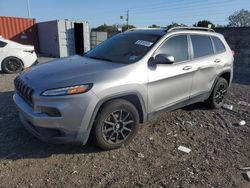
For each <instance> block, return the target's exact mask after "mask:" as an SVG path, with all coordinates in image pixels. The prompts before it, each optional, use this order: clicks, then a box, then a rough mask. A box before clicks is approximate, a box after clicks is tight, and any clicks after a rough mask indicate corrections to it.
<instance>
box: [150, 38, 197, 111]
mask: <svg viewBox="0 0 250 188" xmlns="http://www.w3.org/2000/svg"><path fill="white" fill-rule="evenodd" d="M157 54H168V55H171V56H173V57H174V58H175V61H174V63H173V64H157V65H155V67H150V66H149V67H148V108H149V109H148V110H149V113H151V112H157V111H160V110H163V109H165V108H167V107H171V106H174V105H177V104H181V103H187V102H188V99H189V96H190V90H191V85H192V76H193V67H192V63H191V62H190V61H189V56H190V55H189V42H188V37H187V35H184V34H182V35H175V36H172V37H170V38H168V39H167V40H166V41H165V42H164V43H163V45H161V47H160V48H158V50H156V52H155V54H154V57H155V56H156V55H157Z"/></svg>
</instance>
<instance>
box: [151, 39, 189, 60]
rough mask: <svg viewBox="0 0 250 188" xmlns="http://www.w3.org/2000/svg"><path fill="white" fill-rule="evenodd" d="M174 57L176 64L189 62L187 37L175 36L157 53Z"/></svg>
mask: <svg viewBox="0 0 250 188" xmlns="http://www.w3.org/2000/svg"><path fill="white" fill-rule="evenodd" d="M156 54H168V55H172V56H174V59H175V62H180V61H185V60H188V41H187V36H186V35H179V36H174V37H171V38H170V39H168V40H167V41H166V42H165V43H164V44H163V45H162V46H161V47H160V48H159V49H158V50H157V52H156Z"/></svg>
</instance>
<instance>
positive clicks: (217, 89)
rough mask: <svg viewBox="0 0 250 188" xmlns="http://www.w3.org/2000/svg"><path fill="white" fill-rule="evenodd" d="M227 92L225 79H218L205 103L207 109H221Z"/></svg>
mask: <svg viewBox="0 0 250 188" xmlns="http://www.w3.org/2000/svg"><path fill="white" fill-rule="evenodd" d="M227 90H228V82H227V80H226V79H225V78H219V79H218V81H217V83H216V84H215V86H214V89H213V91H212V93H211V95H210V96H209V98H208V100H207V101H206V103H207V105H208V107H210V108H212V109H218V108H221V107H222V105H223V103H224V100H225V96H226V93H227Z"/></svg>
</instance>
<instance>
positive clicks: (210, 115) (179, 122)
mask: <svg viewBox="0 0 250 188" xmlns="http://www.w3.org/2000/svg"><path fill="white" fill-rule="evenodd" d="M248 70H249V69H248ZM249 74H250V72H249ZM15 77H16V75H9V74H3V73H0V107H1V108H0V187H152V186H155V187H249V185H250V184H249V183H250V180H249V179H248V178H247V176H246V172H245V171H243V170H241V169H240V167H245V166H249V165H250V124H249V122H250V107H249V106H248V105H242V102H240V103H239V101H244V102H245V103H244V104H246V103H247V104H249V103H250V83H248V82H243V81H244V80H243V81H242V82H241V79H240V74H238V75H237V74H236V75H235V77H236V78H237V79H236V80H237V83H236V82H235V83H233V84H232V87H231V88H230V92H229V93H228V96H227V99H226V104H230V105H233V110H227V109H219V110H209V109H207V108H206V107H204V105H203V104H202V103H199V104H195V105H192V106H188V107H185V108H183V109H180V110H177V111H174V112H170V113H164V114H162V115H160V116H159V117H157V118H155V119H153V120H151V121H149V122H147V123H144V124H143V125H141V127H142V128H141V129H140V131H139V134H138V135H137V136H136V138H135V139H134V140H133V141H132V143H131V144H129V145H128V146H125V147H123V148H121V149H117V150H113V151H101V150H99V149H98V148H96V147H94V146H93V145H92V144H91V143H88V144H87V145H86V146H72V145H53V144H47V143H44V142H41V141H39V140H38V139H36V138H34V137H33V136H32V135H31V134H29V133H28V132H27V131H26V130H25V129H24V128H23V126H22V125H21V123H20V121H19V119H18V113H17V110H16V108H15V105H14V103H13V100H12V95H13V79H14V78H15ZM241 120H244V121H245V122H246V124H245V125H239V122H240V121H241ZM181 145H183V146H185V147H187V148H190V149H191V152H190V153H189V154H186V153H184V152H180V151H179V150H178V149H177V148H178V147H179V146H181Z"/></svg>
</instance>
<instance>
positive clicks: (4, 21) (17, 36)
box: [0, 16, 38, 51]
mask: <svg viewBox="0 0 250 188" xmlns="http://www.w3.org/2000/svg"><path fill="white" fill-rule="evenodd" d="M0 35H2V36H3V37H4V38H6V39H9V40H12V41H16V42H18V43H21V44H28V45H33V46H35V48H36V51H37V50H38V40H37V28H36V20H35V19H30V18H18V17H5V16H0Z"/></svg>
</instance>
